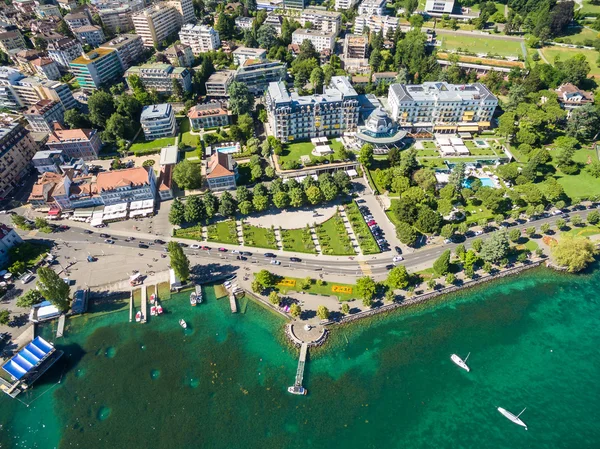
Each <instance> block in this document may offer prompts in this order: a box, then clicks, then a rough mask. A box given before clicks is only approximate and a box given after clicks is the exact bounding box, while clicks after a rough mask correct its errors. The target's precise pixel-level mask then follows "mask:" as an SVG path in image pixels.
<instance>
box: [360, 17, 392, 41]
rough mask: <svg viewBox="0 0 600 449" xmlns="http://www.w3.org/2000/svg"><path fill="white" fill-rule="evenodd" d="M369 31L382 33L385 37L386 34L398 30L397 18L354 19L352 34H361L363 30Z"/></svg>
mask: <svg viewBox="0 0 600 449" xmlns="http://www.w3.org/2000/svg"><path fill="white" fill-rule="evenodd" d="M367 28H368V29H369V32H370V33H379V32H380V31H383V35H384V36H387V33H388V32H389V31H390V30H392V32H395V31H396V28H398V17H392V16H374V15H366V16H356V19H354V32H355V33H356V34H363V33H364V32H365V29H367Z"/></svg>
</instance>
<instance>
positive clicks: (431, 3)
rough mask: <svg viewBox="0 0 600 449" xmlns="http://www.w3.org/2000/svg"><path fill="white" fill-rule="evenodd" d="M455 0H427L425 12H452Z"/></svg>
mask: <svg viewBox="0 0 600 449" xmlns="http://www.w3.org/2000/svg"><path fill="white" fill-rule="evenodd" d="M453 10H454V0H427V1H426V2H425V12H427V13H434V14H452V11H453Z"/></svg>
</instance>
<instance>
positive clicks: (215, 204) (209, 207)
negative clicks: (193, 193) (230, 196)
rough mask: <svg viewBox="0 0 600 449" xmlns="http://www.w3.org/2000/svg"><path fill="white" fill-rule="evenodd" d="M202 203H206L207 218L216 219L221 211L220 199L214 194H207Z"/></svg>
mask: <svg viewBox="0 0 600 449" xmlns="http://www.w3.org/2000/svg"><path fill="white" fill-rule="evenodd" d="M202 202H203V203H204V210H205V211H206V216H207V217H208V218H212V217H214V216H215V215H216V214H217V211H218V210H219V198H217V197H216V196H215V195H214V194H213V193H212V192H206V193H205V194H204V196H203V197H202Z"/></svg>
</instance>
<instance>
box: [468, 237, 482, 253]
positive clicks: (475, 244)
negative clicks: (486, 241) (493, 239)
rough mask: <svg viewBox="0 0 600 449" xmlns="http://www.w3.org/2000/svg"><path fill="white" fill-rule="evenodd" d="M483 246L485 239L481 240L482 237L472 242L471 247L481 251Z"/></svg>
mask: <svg viewBox="0 0 600 449" xmlns="http://www.w3.org/2000/svg"><path fill="white" fill-rule="evenodd" d="M482 246H483V240H481V239H475V240H473V242H472V243H471V248H473V249H474V250H475V251H477V252H480V251H481V247H482Z"/></svg>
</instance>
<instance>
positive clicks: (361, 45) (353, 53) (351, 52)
mask: <svg viewBox="0 0 600 449" xmlns="http://www.w3.org/2000/svg"><path fill="white" fill-rule="evenodd" d="M368 51H369V37H368V36H364V35H362V34H346V36H345V37H344V52H343V57H344V59H364V58H367V57H368Z"/></svg>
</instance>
